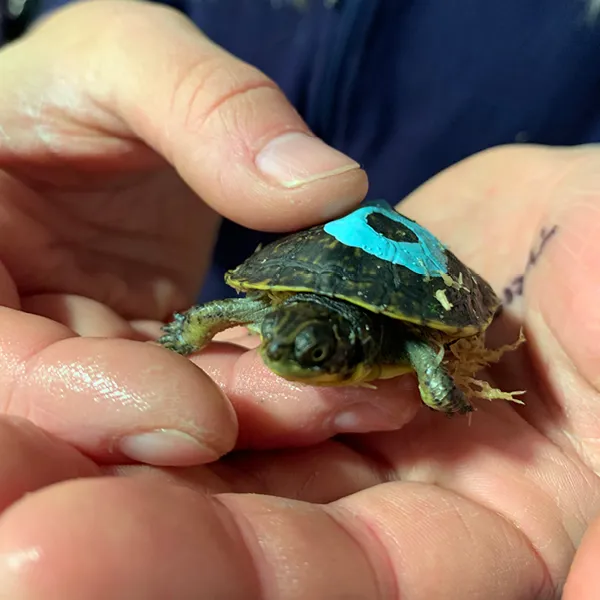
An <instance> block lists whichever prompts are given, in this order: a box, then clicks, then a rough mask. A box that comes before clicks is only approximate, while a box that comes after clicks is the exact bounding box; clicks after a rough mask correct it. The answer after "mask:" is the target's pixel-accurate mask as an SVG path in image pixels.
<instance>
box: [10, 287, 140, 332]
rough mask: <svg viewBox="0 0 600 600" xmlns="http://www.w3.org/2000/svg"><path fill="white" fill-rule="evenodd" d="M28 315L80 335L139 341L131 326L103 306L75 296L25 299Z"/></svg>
mask: <svg viewBox="0 0 600 600" xmlns="http://www.w3.org/2000/svg"><path fill="white" fill-rule="evenodd" d="M21 307H22V309H23V310H24V311H26V312H29V313H33V314H35V315H39V316H41V317H46V318H48V319H52V320H53V321H56V322H57V323H62V324H63V325H65V326H67V327H68V328H69V329H70V330H71V331H74V332H75V333H77V335H81V336H86V337H109V338H127V339H137V338H138V337H140V336H138V335H137V333H136V332H135V330H134V329H132V327H131V326H130V324H129V323H128V322H127V321H126V320H125V319H123V317H121V316H120V315H118V314H117V313H116V312H115V311H114V310H112V309H111V308H109V307H108V306H106V304H103V303H101V302H97V301H96V300H92V299H91V298H86V297H84V296H75V295H73V294H39V295H35V296H26V297H24V298H23V300H22V303H21Z"/></svg>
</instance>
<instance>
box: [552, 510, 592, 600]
mask: <svg viewBox="0 0 600 600" xmlns="http://www.w3.org/2000/svg"><path fill="white" fill-rule="evenodd" d="M599 554H600V519H596V520H595V521H593V522H592V523H591V525H590V527H589V529H588V530H587V532H586V534H585V536H584V537H583V540H582V541H581V545H580V546H579V548H578V549H577V552H576V554H575V558H574V560H573V564H572V565H571V569H570V571H569V575H568V577H567V581H566V584H565V589H564V591H563V595H562V596H561V598H562V600H595V599H596V598H600V577H598V556H599Z"/></svg>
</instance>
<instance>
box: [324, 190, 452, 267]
mask: <svg viewBox="0 0 600 600" xmlns="http://www.w3.org/2000/svg"><path fill="white" fill-rule="evenodd" d="M373 213H379V214H381V215H383V216H385V217H387V218H388V219H392V220H393V221H396V222H397V223H398V224H399V225H400V226H401V227H406V228H407V229H409V230H410V231H412V232H413V233H414V234H415V235H416V236H417V238H418V239H419V241H418V242H396V241H394V240H390V239H389V238H387V237H385V236H384V235H382V234H381V233H379V232H377V231H375V230H374V229H373V228H372V227H371V226H370V225H369V223H368V221H367V217H368V216H369V215H371V214H373ZM324 230H325V233H328V234H329V235H331V236H333V237H334V238H335V239H336V240H337V241H338V242H340V243H341V244H344V245H346V246H351V247H352V248H360V249H361V250H363V251H365V252H367V253H368V254H371V255H372V256H376V257H377V258H380V259H381V260H385V261H387V262H391V263H394V264H395V265H401V266H403V267H406V268H407V269H410V270H411V271H413V272H414V273H417V274H419V275H423V276H428V277H441V276H442V275H443V274H444V275H445V274H446V273H447V272H448V257H447V255H446V249H445V247H444V246H443V245H442V244H441V243H440V241H439V240H438V239H437V238H436V237H435V236H434V235H433V234H432V233H430V232H429V231H427V230H426V229H424V228H423V227H421V226H420V225H419V224H418V223H415V222H414V221H411V220H410V219H407V218H406V217H404V216H402V215H401V214H399V213H398V212H396V211H395V210H394V209H393V208H392V207H391V206H390V205H389V204H388V203H387V202H385V201H384V200H373V201H370V202H365V203H364V204H363V205H362V206H361V207H360V208H357V209H356V210H355V211H354V212H352V213H350V214H349V215H346V216H345V217H342V218H341V219H336V220H335V221H331V222H329V223H327V224H326V225H325V226H324Z"/></svg>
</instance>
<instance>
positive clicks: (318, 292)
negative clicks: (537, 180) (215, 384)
mask: <svg viewBox="0 0 600 600" xmlns="http://www.w3.org/2000/svg"><path fill="white" fill-rule="evenodd" d="M225 281H226V283H227V284H228V285H230V286H231V287H233V288H234V289H236V290H237V291H238V292H243V293H245V297H241V298H230V299H225V300H217V301H213V302H208V303H206V304H203V305H198V306H193V307H192V308H190V309H189V310H188V311H186V312H185V313H182V314H175V315H174V321H173V322H172V323H170V324H168V325H166V326H165V327H163V331H164V332H165V334H164V335H163V336H162V337H161V338H160V340H159V343H160V344H162V345H163V346H164V347H166V348H169V349H171V350H174V351H175V352H178V353H179V354H183V355H189V354H191V353H193V352H196V351H199V350H201V349H202V348H204V347H205V346H206V345H207V344H208V343H209V342H210V341H211V339H212V338H213V337H214V336H215V334H217V333H218V332H220V331H223V330H225V329H228V328H230V327H234V326H236V325H246V326H248V328H249V329H250V330H251V331H253V332H255V333H258V334H259V335H260V338H261V344H260V348H259V352H260V354H261V356H262V359H263V360H264V362H265V364H266V365H267V366H268V367H269V368H270V369H271V370H272V371H273V372H274V373H276V374H277V375H279V376H281V377H283V378H285V379H288V380H291V381H298V382H304V383H307V384H310V385H318V386H341V385H366V386H370V385H371V384H369V382H372V381H374V380H377V379H387V378H391V377H396V376H398V375H401V374H404V373H407V372H410V371H414V372H415V373H416V375H417V378H418V382H419V390H420V394H421V397H422V399H423V402H424V403H425V404H426V405H427V406H429V407H431V408H433V409H435V410H438V411H442V412H445V413H450V414H451V413H467V412H469V411H471V410H473V409H472V405H471V404H470V402H469V401H468V400H467V396H473V395H479V396H482V397H486V398H492V397H496V398H504V399H509V400H514V398H513V395H514V394H516V393H519V392H512V393H504V392H500V391H499V390H493V388H491V387H490V386H489V385H488V384H487V383H485V382H477V380H474V379H472V378H471V377H470V375H472V374H474V372H475V371H476V370H478V369H479V368H481V367H482V366H483V365H485V364H487V363H486V360H488V359H489V358H490V357H492V355H493V353H494V352H495V353H496V354H497V353H498V351H486V349H485V347H484V343H483V334H484V332H485V330H486V328H487V327H488V325H489V324H490V323H491V322H492V320H493V318H494V315H495V314H496V312H497V310H498V308H499V306H500V299H499V298H498V296H497V295H496V294H495V293H494V291H493V290H492V288H491V286H490V285H489V284H488V283H487V282H486V281H484V280H483V279H482V278H481V277H480V276H479V275H478V274H477V273H475V272H474V271H472V270H471V269H469V268H468V267H467V266H466V265H464V264H463V263H462V262H461V261H460V260H459V259H458V258H457V257H456V256H455V255H454V254H453V253H452V252H450V250H448V249H447V248H446V247H445V246H444V245H443V244H442V243H441V242H440V241H439V240H438V239H437V238H436V237H435V236H434V235H433V234H432V233H430V232H429V231H427V230H426V229H424V228H423V227H422V226H420V225H419V224H418V223H416V222H415V221H413V220H411V219H409V218H407V217H405V216H403V215H401V214H399V213H398V212H397V211H395V210H394V209H393V208H392V207H391V206H390V205H389V204H387V203H386V202H384V201H382V200H377V201H372V202H366V203H364V204H362V205H361V206H360V207H359V208H357V209H356V210H354V211H353V212H352V213H350V214H348V215H346V216H344V217H342V218H339V219H336V220H334V221H331V222H329V223H326V224H325V225H319V226H316V227H312V228H310V229H307V230H304V231H299V232H297V233H293V234H291V235H288V236H287V237H284V238H282V239H280V240H277V241H275V242H273V243H271V244H269V245H267V246H265V247H263V248H260V247H259V248H258V249H257V250H256V251H255V253H254V254H253V255H252V256H250V257H249V258H248V259H247V260H246V261H244V262H243V263H242V264H241V265H239V266H238V267H237V268H235V269H233V270H231V271H229V272H227V273H226V275H225ZM461 340H462V341H464V340H468V341H467V342H466V344H463V345H462V346H461V344H460V343H458V342H457V341H459V342H460V341H461ZM450 350H452V351H450ZM486 352H487V354H486ZM494 356H495V355H494ZM482 357H483V358H482ZM461 368H462V380H463V381H464V382H466V383H473V382H475V383H478V384H479V385H480V387H481V388H482V390H483V392H479V393H475V392H473V390H472V389H471V388H470V386H469V385H463V386H460V385H457V381H456V379H457V374H458V375H459V376H460V374H461ZM465 374H466V375H467V376H465ZM461 387H462V389H461ZM465 392H466V394H465Z"/></svg>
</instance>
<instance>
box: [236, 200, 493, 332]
mask: <svg viewBox="0 0 600 600" xmlns="http://www.w3.org/2000/svg"><path fill="white" fill-rule="evenodd" d="M225 281H226V282H227V283H228V284H229V285H230V286H231V287H233V288H235V289H236V290H238V291H240V292H252V291H263V292H268V293H269V294H270V295H271V296H272V297H274V298H277V297H279V296H287V295H288V294H289V293H294V292H312V293H316V294H322V295H324V296H329V297H333V298H339V299H343V300H346V301H348V302H351V303H353V304H356V305H358V306H361V307H363V308H366V309H368V310H370V311H373V312H376V313H382V314H385V315H387V316H389V317H391V318H394V319H400V320H403V321H407V322H410V323H414V324H417V325H423V326H427V327H430V328H433V329H438V330H441V331H444V332H446V333H449V334H453V335H455V336H456V337H462V336H469V335H473V334H475V333H478V332H480V331H482V330H484V329H485V328H486V327H487V325H488V324H489V323H490V322H491V320H492V319H493V317H494V314H495V313H496V311H497V309H498V307H499V305H500V300H499V298H498V297H497V296H496V294H495V293H494V291H493V290H492V288H491V286H490V285H489V284H488V283H487V282H486V281H485V280H484V279H482V278H481V277H480V276H479V275H478V274H477V273H475V272H474V271H472V270H471V269H469V268H468V267H467V266H466V265H464V264H463V263H462V262H461V261H460V260H459V259H458V258H457V257H456V256H455V255H454V254H453V253H452V252H450V250H448V248H446V247H445V246H444V245H443V244H442V243H441V242H440V241H439V240H438V239H437V238H436V237H435V236H434V235H433V234H432V233H430V232H429V231H427V230H426V229H424V228H423V227H421V226H420V225H419V224H418V223H416V222H415V221H413V220H411V219H408V218H407V217H405V216H403V215H401V214H400V213H398V212H397V211H395V210H394V209H393V208H392V207H391V206H390V205H389V204H388V203H387V202H384V201H381V200H377V201H373V202H367V203H364V204H363V205H361V206H360V207H359V208H358V209H356V210H355V211H353V212H352V213H350V214H348V215H346V216H345V217H342V218H340V219H336V220H335V221H330V222H329V223H326V224H325V225H319V226H317V227H312V228H310V229H307V230H304V231H299V232H297V233H293V234H291V235H288V236H287V237H284V238H282V239H280V240H277V241H275V242H272V243H270V244H268V245H267V246H265V247H263V248H258V249H257V250H256V252H255V253H254V254H253V255H252V256H250V257H249V258H248V259H247V260H246V261H244V262H243V263H242V264H241V265H240V266H238V267H237V268H235V269H233V270H232V271H229V272H228V273H227V274H226V275H225Z"/></svg>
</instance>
